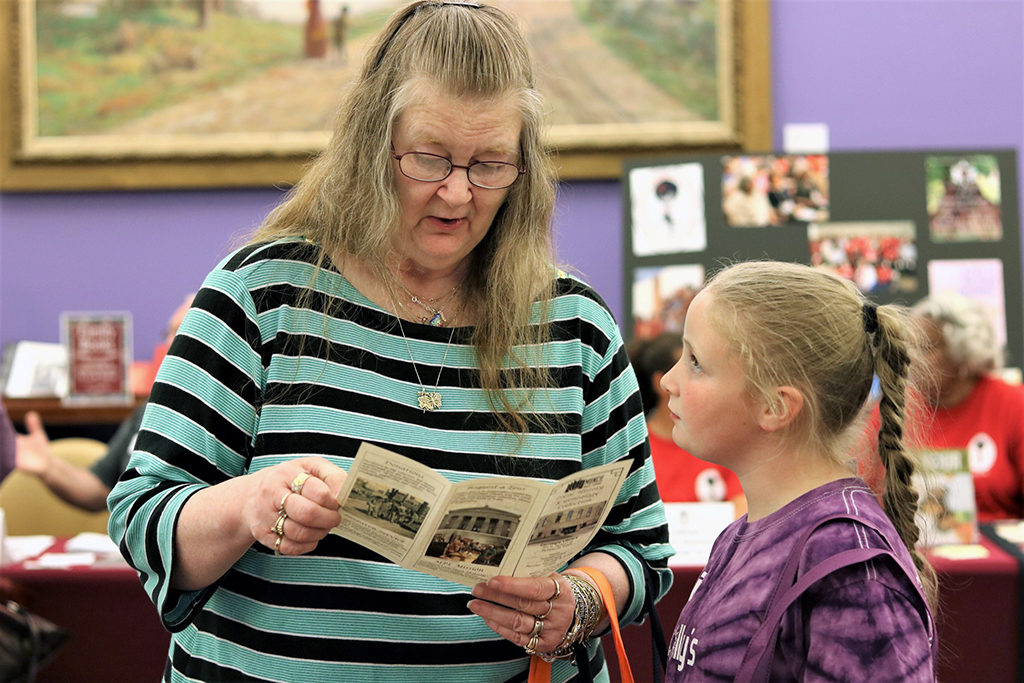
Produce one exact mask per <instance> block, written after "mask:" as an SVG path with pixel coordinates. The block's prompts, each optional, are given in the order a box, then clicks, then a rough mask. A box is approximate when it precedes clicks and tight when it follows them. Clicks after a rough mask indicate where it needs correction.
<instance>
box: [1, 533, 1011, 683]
mask: <svg viewBox="0 0 1024 683" xmlns="http://www.w3.org/2000/svg"><path fill="white" fill-rule="evenodd" d="M981 543H982V545H983V546H984V547H985V548H986V549H987V550H988V552H989V555H988V556H987V557H985V558H981V559H965V560H950V559H945V558H941V557H937V558H932V563H933V565H934V566H935V568H936V570H937V571H938V574H939V582H940V593H941V596H940V599H941V605H940V607H939V610H940V611H939V614H938V628H939V640H940V645H941V658H940V663H939V680H940V681H942V683H961V682H962V683H977V682H978V681H985V682H986V683H999V682H1001V681H1006V682H1007V683H1010V682H1012V681H1017V680H1018V679H1017V671H1018V657H1019V642H1020V633H1019V629H1018V621H1017V620H1018V614H1019V604H1020V588H1019V576H1020V569H1019V565H1018V562H1017V560H1016V559H1015V558H1014V557H1013V556H1012V555H1010V554H1009V553H1007V552H1005V551H1004V550H1002V549H1001V548H999V547H997V546H996V545H995V544H994V543H993V542H992V541H990V540H988V539H987V538H983V539H982V542H981ZM62 548H63V543H62V542H60V543H58V544H57V545H56V546H55V547H54V548H53V549H52V550H55V551H59V550H61V549H62ZM700 571H701V567H675V568H674V569H673V572H674V574H675V582H674V584H673V586H672V590H670V591H669V593H668V595H666V596H665V598H664V599H663V600H662V601H661V602H660V603H658V613H659V615H660V616H661V621H662V624H663V625H664V628H665V631H666V637H667V638H669V639H671V635H672V629H673V628H674V626H675V623H676V618H677V617H678V616H679V612H680V610H681V609H682V607H683V605H684V604H685V603H686V600H687V598H689V595H690V591H691V590H692V588H693V584H694V583H695V582H696V580H697V577H698V576H699V575H700ZM0 574H2V575H3V576H4V577H6V578H8V579H10V580H11V581H12V582H14V583H15V584H16V585H18V586H19V587H21V588H22V589H23V590H24V591H25V594H26V600H25V603H26V605H25V606H26V607H27V608H28V609H30V610H32V611H34V612H36V613H37V614H40V615H41V616H44V617H46V618H47V619H50V620H51V621H53V622H55V623H57V624H60V625H61V626H64V627H65V628H67V629H69V630H70V631H71V633H72V637H71V639H70V640H69V641H68V643H67V645H65V646H64V648H63V649H62V650H61V652H60V653H59V654H58V656H57V657H56V659H54V661H53V662H51V663H50V664H49V665H48V666H47V667H46V668H45V669H43V671H41V672H40V675H39V678H38V681H39V683H48V682H54V683H56V682H61V683H68V682H74V683H90V682H92V681H96V682H97V683H100V682H102V683H106V682H108V681H118V682H119V683H131V682H133V681H139V682H140V683H153V681H157V680H160V677H161V672H162V671H163V667H164V662H165V660H166V658H167V648H168V644H169V641H170V635H169V634H168V633H167V632H166V631H165V630H164V629H163V627H162V626H161V624H160V620H159V618H158V617H157V613H156V609H155V608H154V607H153V605H152V603H151V602H150V601H149V599H148V598H147V597H146V594H145V593H144V592H143V590H142V586H141V584H140V583H139V580H138V578H137V576H136V574H135V571H134V570H132V569H130V568H129V567H127V566H117V567H75V568H72V569H26V568H25V567H24V565H13V566H10V567H6V568H4V569H2V570H0ZM622 633H623V638H624V640H625V642H626V648H627V651H628V653H629V661H630V666H631V668H632V669H633V673H634V676H635V678H636V680H637V681H652V680H653V678H652V671H651V654H650V653H651V646H650V633H651V631H650V627H649V626H648V625H646V624H644V625H643V626H629V627H627V628H625V629H623V631H622ZM605 653H606V656H607V657H608V659H609V662H610V666H611V668H612V674H613V675H612V680H613V681H617V680H619V679H618V671H617V669H618V667H617V665H616V664H615V661H614V660H615V654H614V653H615V650H614V645H613V643H612V641H611V636H607V637H606V638H605Z"/></svg>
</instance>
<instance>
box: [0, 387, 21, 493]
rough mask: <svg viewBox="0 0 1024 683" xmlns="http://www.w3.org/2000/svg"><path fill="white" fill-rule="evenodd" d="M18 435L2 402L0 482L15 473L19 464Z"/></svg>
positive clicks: (0, 417)
mask: <svg viewBox="0 0 1024 683" xmlns="http://www.w3.org/2000/svg"><path fill="white" fill-rule="evenodd" d="M16 439H17V433H16V432H15V431H14V425H12V424H11V418H9V417H7V408H5V407H4V404H3V402H2V401H0V481H3V480H4V479H5V478H6V477H7V475H8V474H10V473H11V472H13V471H14V468H15V465H16V462H17V440H16Z"/></svg>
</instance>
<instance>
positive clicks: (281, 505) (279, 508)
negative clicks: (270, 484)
mask: <svg viewBox="0 0 1024 683" xmlns="http://www.w3.org/2000/svg"><path fill="white" fill-rule="evenodd" d="M293 493H295V492H294V491H289V492H288V493H286V494H284V498H282V499H281V504H280V505H278V506H277V511H278V512H281V513H283V512H284V504H285V502H286V501H287V500H288V496H290V495H292V494H293Z"/></svg>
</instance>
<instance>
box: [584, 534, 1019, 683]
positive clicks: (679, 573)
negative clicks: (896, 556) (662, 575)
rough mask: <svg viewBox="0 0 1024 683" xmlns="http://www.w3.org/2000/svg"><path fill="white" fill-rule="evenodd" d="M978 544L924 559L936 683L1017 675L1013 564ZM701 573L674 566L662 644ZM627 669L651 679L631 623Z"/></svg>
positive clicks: (645, 631)
mask: <svg viewBox="0 0 1024 683" xmlns="http://www.w3.org/2000/svg"><path fill="white" fill-rule="evenodd" d="M980 545H981V546H982V547H983V548H985V550H986V551H987V552H988V555H987V556H986V557H984V558H977V559H956V560H954V559H948V558H945V557H936V556H931V557H930V558H929V559H930V561H931V563H932V566H933V567H935V570H936V573H937V574H938V578H939V594H940V595H939V601H940V604H939V613H938V615H937V616H936V622H937V630H938V635H939V648H940V649H939V667H938V680H939V681H942V683H978V681H985V682H986V683H1002V682H1003V681H1005V682H1006V683H1014V682H1016V681H1017V680H1018V678H1017V672H1018V671H1024V668H1022V667H1021V666H1020V664H1019V659H1020V657H1021V647H1020V645H1021V641H1020V637H1021V630H1020V627H1019V625H1018V615H1019V614H1020V612H1021V610H1020V599H1021V591H1020V585H1019V581H1020V565H1019V562H1018V560H1017V558H1015V557H1014V556H1013V555H1011V554H1010V553H1008V552H1006V551H1004V550H1003V549H1002V548H1000V547H999V546H998V545H997V544H996V543H994V542H993V541H991V540H990V539H989V538H987V537H982V539H981V542H980ZM702 569H703V567H695V566H677V567H673V569H672V571H673V574H674V576H675V580H674V582H673V584H672V588H671V589H670V590H669V592H668V594H667V595H666V596H665V597H664V598H662V600H661V601H660V602H659V603H658V614H659V616H660V618H661V623H662V626H663V627H664V629H665V638H666V640H667V641H669V642H670V641H671V639H672V629H673V628H674V627H675V624H676V619H677V618H678V617H679V612H680V611H681V610H682V608H683V605H684V604H686V601H687V599H688V598H689V597H690V591H692V590H693V585H694V584H695V583H696V581H697V578H698V577H699V576H700V572H701V570H702ZM622 639H623V642H624V643H625V645H626V652H627V653H628V655H629V665H630V668H631V669H632V670H633V676H634V678H636V680H637V681H652V680H654V679H653V672H652V669H651V628H650V626H649V625H648V624H646V623H645V624H643V625H631V626H628V627H626V628H624V629H623V630H622ZM603 643H604V651H605V657H606V658H607V659H608V662H609V668H610V669H611V674H612V675H611V680H612V681H618V680H619V674H618V664H617V663H616V661H615V644H614V641H613V640H612V637H611V636H610V635H608V636H605V637H604V640H603Z"/></svg>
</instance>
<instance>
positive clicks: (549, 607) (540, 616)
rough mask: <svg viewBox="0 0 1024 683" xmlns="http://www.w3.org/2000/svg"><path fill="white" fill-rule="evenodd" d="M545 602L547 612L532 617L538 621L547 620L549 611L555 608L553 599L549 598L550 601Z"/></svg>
mask: <svg viewBox="0 0 1024 683" xmlns="http://www.w3.org/2000/svg"><path fill="white" fill-rule="evenodd" d="M547 602H548V608H547V610H546V611H545V612H544V614H537V615H534V616H536V617H537V618H538V619H540V620H542V621H543V620H544V619H547V618H548V615H549V614H551V610H553V609H554V608H555V599H554V598H551V599H550V600H548V601H547Z"/></svg>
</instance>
